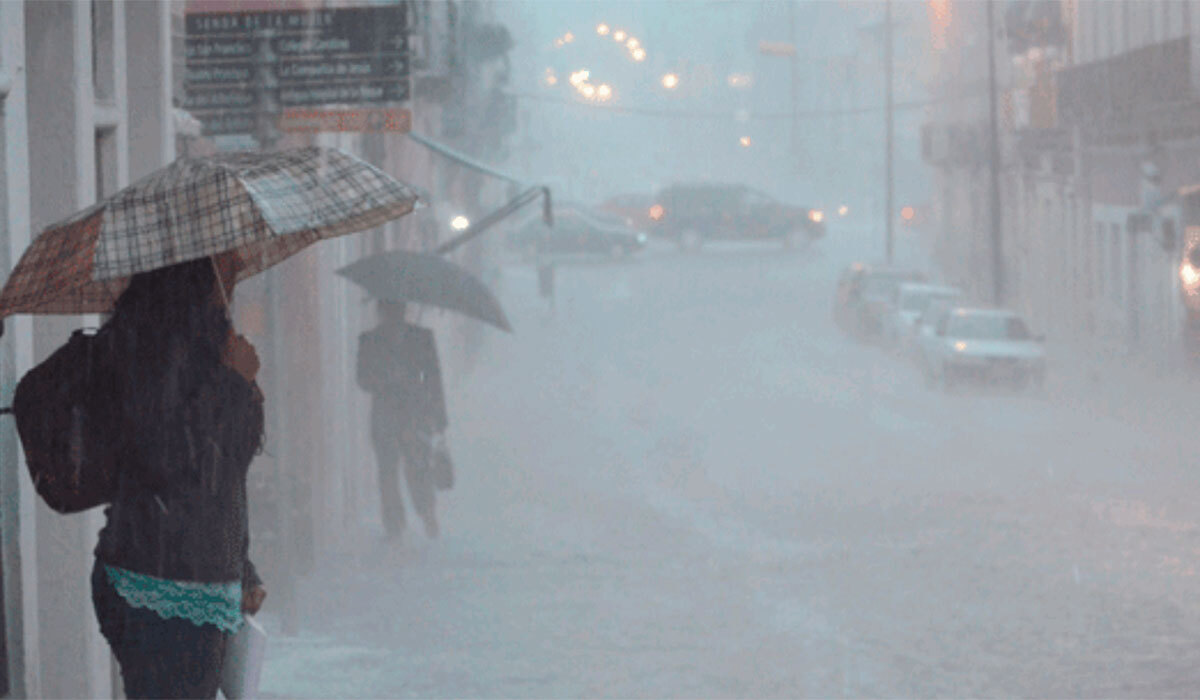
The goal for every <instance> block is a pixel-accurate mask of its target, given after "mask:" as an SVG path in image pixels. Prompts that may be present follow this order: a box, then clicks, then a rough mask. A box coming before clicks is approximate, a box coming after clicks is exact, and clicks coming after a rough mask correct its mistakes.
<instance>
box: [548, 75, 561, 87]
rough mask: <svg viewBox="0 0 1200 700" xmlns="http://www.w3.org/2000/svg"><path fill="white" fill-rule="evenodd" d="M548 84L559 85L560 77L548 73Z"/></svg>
mask: <svg viewBox="0 0 1200 700" xmlns="http://www.w3.org/2000/svg"><path fill="white" fill-rule="evenodd" d="M546 84H547V85H558V78H557V77H555V76H553V75H547V76H546Z"/></svg>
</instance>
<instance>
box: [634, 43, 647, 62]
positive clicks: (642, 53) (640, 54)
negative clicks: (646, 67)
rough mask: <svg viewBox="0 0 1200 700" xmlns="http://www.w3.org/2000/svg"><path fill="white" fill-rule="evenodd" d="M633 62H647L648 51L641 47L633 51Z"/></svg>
mask: <svg viewBox="0 0 1200 700" xmlns="http://www.w3.org/2000/svg"><path fill="white" fill-rule="evenodd" d="M633 60H635V61H637V62H638V63H641V62H642V61H644V60H646V50H645V49H643V48H641V47H640V46H639V47H638V48H636V49H634V50H633Z"/></svg>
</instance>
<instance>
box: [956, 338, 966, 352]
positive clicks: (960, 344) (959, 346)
mask: <svg viewBox="0 0 1200 700" xmlns="http://www.w3.org/2000/svg"><path fill="white" fill-rule="evenodd" d="M954 349H955V350H957V351H958V352H966V351H967V344H966V343H964V342H963V341H961V340H959V341H955V343H954Z"/></svg>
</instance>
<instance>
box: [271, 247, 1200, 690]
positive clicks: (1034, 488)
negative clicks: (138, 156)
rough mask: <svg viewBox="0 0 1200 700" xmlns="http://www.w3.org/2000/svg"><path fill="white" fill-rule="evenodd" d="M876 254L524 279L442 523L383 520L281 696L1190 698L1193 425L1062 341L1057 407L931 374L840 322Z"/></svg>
mask: <svg viewBox="0 0 1200 700" xmlns="http://www.w3.org/2000/svg"><path fill="white" fill-rule="evenodd" d="M867 243H868V241H867V239H866V237H865V236H862V235H855V234H854V233H853V232H838V231H832V232H831V237H830V239H829V240H826V241H824V242H822V244H821V245H820V246H819V247H818V248H816V249H814V250H811V251H805V252H789V253H784V252H781V251H780V250H778V249H777V248H776V247H773V246H768V247H761V248H755V247H738V248H713V249H706V250H704V251H703V252H701V253H699V254H695V255H680V254H678V253H676V252H675V251H674V250H670V249H661V250H660V249H651V250H650V251H648V252H647V253H646V254H645V255H644V256H643V257H642V258H641V259H639V260H636V261H633V262H629V263H619V264H607V263H606V264H579V265H571V266H563V267H560V268H559V273H558V300H557V309H556V311H555V313H554V314H553V315H551V314H550V313H549V312H548V310H547V308H546V306H545V304H544V303H542V301H541V300H540V299H538V298H537V295H536V292H537V280H536V276H535V273H534V271H533V270H532V269H530V268H528V267H521V266H515V265H514V266H510V267H506V268H505V269H504V271H503V277H502V284H501V288H500V290H499V291H501V292H502V296H503V297H504V301H505V304H506V308H507V309H508V310H509V312H510V314H511V316H512V320H513V326H514V327H515V329H516V333H515V335H513V336H511V337H508V336H502V335H500V334H492V335H491V336H490V338H489V341H488V346H487V347H486V348H485V350H484V352H483V353H481V357H480V360H479V363H478V365H477V366H476V367H475V368H474V369H473V371H472V372H471V374H470V375H469V376H468V377H466V378H463V379H462V380H461V381H460V382H458V385H457V389H456V390H455V391H453V392H452V395H451V396H450V397H449V401H450V413H451V423H452V426H453V427H452V429H451V440H452V443H453V445H454V447H455V456H456V459H457V462H458V471H459V476H458V486H457V487H456V489H455V490H454V491H453V492H451V493H450V494H448V495H447V496H446V497H445V498H444V499H443V502H444V503H445V506H444V510H443V513H444V514H443V517H442V523H443V533H442V538H441V539H440V540H438V541H435V542H428V541H426V540H424V539H423V538H422V537H421V536H420V535H419V534H413V533H410V534H409V538H408V541H407V542H405V543H404V544H403V545H399V546H395V545H389V544H387V543H385V542H383V541H382V539H381V538H380V537H379V535H378V534H377V533H378V531H379V526H378V524H377V523H369V524H368V525H366V526H365V527H364V531H365V532H366V534H365V535H364V540H363V541H362V542H360V543H358V544H354V545H350V546H348V547H347V549H346V551H345V552H342V553H340V554H339V555H337V556H335V557H334V560H333V561H332V562H331V564H330V565H329V566H327V567H326V568H324V569H323V570H322V571H321V572H320V573H318V574H317V575H315V576H312V577H310V578H309V579H306V580H305V581H304V582H303V584H302V587H301V596H302V600H303V601H304V604H305V608H306V610H307V611H308V612H307V613H306V617H305V619H304V621H303V627H302V630H301V632H300V634H299V635H297V636H295V637H285V636H282V635H281V634H279V633H278V632H277V633H276V634H275V637H274V639H273V641H272V644H273V647H272V650H271V655H270V657H269V659H268V663H267V667H266V670H265V675H264V679H263V690H264V692H265V693H267V694H269V695H273V696H281V697H282V696H289V697H301V696H307V697H323V696H341V697H446V696H457V697H698V696H704V697H767V696H771V697H781V696H786V697H796V696H822V697H829V696H852V697H863V696H947V695H950V696H996V695H1002V696H1015V695H1037V696H1140V697H1145V696H1186V695H1194V692H1195V688H1196V687H1197V685H1198V684H1200V651H1198V650H1197V646H1196V645H1195V643H1194V636H1195V635H1194V634H1193V633H1192V630H1195V629H1196V628H1197V627H1198V626H1200V603H1197V601H1198V600H1200V578H1198V577H1197V575H1196V573H1197V568H1196V567H1197V561H1198V556H1200V530H1198V529H1197V517H1196V514H1197V510H1198V508H1200V506H1197V505H1196V503H1197V502H1200V501H1198V497H1200V489H1198V488H1197V486H1196V484H1197V475H1196V469H1195V467H1196V460H1195V458H1194V449H1195V448H1194V440H1192V439H1191V437H1190V435H1191V434H1192V433H1193V432H1194V431H1192V430H1189V426H1194V425H1195V420H1194V419H1193V418H1194V417H1193V416H1189V415H1185V414H1180V413H1178V410H1177V408H1175V407H1173V406H1172V399H1171V397H1170V396H1162V397H1156V396H1144V397H1126V400H1124V401H1122V400H1121V397H1120V396H1117V397H1116V398H1114V397H1113V396H1112V392H1107V393H1106V392H1094V395H1093V393H1090V392H1092V388H1090V387H1089V384H1088V381H1087V380H1086V378H1085V377H1084V372H1083V369H1082V368H1081V367H1079V366H1077V364H1076V363H1072V362H1071V361H1070V354H1069V352H1067V351H1065V350H1062V351H1059V352H1058V354H1057V355H1054V357H1057V358H1059V359H1058V360H1057V361H1056V362H1055V363H1053V364H1052V365H1051V380H1050V382H1049V386H1048V388H1047V390H1046V391H1045V393H1044V395H1020V394H1012V393H1008V392H999V391H984V392H963V393H959V394H954V395H945V394H943V393H940V392H938V391H936V390H932V389H929V388H926V387H925V386H924V384H923V383H922V380H921V377H920V376H919V374H918V373H917V372H916V371H915V370H914V369H913V368H912V367H911V365H909V364H908V363H906V362H905V361H904V360H902V359H900V358H898V357H896V356H894V355H893V354H891V353H889V352H887V351H885V350H883V349H881V348H877V347H872V346H869V345H864V344H861V343H858V342H855V341H854V340H852V339H850V338H848V337H846V336H845V335H843V334H842V333H841V332H839V331H838V330H837V328H836V327H835V326H834V324H833V322H832V320H831V314H830V305H831V301H832V294H833V288H834V284H835V281H836V278H837V274H838V273H839V272H840V270H841V268H842V267H843V266H844V265H845V264H847V263H849V262H850V261H851V260H853V259H854V258H855V256H856V255H857V254H858V251H861V250H864V249H866V248H865V246H866V244H867ZM1052 339H1053V336H1052ZM1063 358H1065V359H1063ZM1134 399H1136V400H1137V401H1138V404H1137V405H1138V409H1137V410H1136V411H1132V410H1129V407H1130V405H1131V402H1132V401H1133V400H1134ZM367 517H369V516H366V515H364V518H367ZM368 522H369V521H368Z"/></svg>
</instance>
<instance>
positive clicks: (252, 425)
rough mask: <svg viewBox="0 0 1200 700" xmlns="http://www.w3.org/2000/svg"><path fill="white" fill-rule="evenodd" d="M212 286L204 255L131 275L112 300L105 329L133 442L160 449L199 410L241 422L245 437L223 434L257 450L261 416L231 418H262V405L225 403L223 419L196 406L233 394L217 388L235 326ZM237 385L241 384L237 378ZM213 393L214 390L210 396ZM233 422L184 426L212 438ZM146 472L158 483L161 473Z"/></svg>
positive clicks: (224, 381)
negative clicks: (246, 412) (248, 412)
mask: <svg viewBox="0 0 1200 700" xmlns="http://www.w3.org/2000/svg"><path fill="white" fill-rule="evenodd" d="M217 284H218V281H217V275H216V270H215V269H214V267H213V262H212V260H211V259H210V258H202V259H200V260H194V261H191V262H186V263H181V264H178V265H172V266H170V267H165V268H161V269H158V270H154V271H152V272H144V273H140V274H137V275H134V276H133V279H132V280H130V282H129V286H128V287H127V288H126V289H125V291H124V292H123V293H122V294H121V296H120V297H119V298H118V299H117V303H116V305H115V307H114V310H113V314H112V318H110V319H109V321H108V323H107V324H105V329H106V330H107V331H108V332H109V335H110V338H111V341H110V342H111V346H110V347H111V348H112V350H113V353H114V365H115V369H116V370H117V377H116V378H117V381H118V382H119V383H120V385H121V386H122V389H121V394H122V396H121V397H120V402H121V409H122V410H123V412H124V413H125V415H126V417H127V419H128V420H129V421H131V423H132V426H131V428H132V430H133V431H134V432H135V433H137V437H135V438H134V440H135V441H139V442H147V441H148V442H153V443H158V444H159V447H158V448H156V449H160V448H161V449H166V448H165V447H162V446H163V445H166V444H167V443H168V442H170V441H171V440H172V438H170V437H169V434H174V433H175V432H177V431H178V430H179V429H180V427H181V426H182V425H184V424H185V423H187V422H188V421H189V420H195V419H196V418H198V417H199V415H200V414H204V415H207V416H211V417H212V421H217V422H218V423H223V422H237V423H241V424H240V425H238V426H236V432H239V433H240V432H243V431H245V432H246V433H247V434H244V435H240V436H239V437H234V436H232V435H230V436H229V439H234V440H235V441H237V442H244V443H246V444H248V445H249V444H251V443H252V445H253V447H252V448H251V449H252V450H255V451H256V450H257V449H258V448H259V447H260V445H261V442H262V431H263V426H262V421H261V418H259V419H258V420H257V421H241V420H239V419H238V418H235V417H234V416H238V415H239V414H241V411H242V410H243V409H246V410H251V411H254V410H257V411H258V415H261V407H258V408H257V409H255V408H254V407H242V406H229V407H228V409H229V410H228V411H227V412H226V413H225V418H224V419H222V418H220V417H219V416H217V415H216V414H214V413H213V412H212V411H209V410H204V409H203V408H202V406H201V404H204V403H206V402H207V403H211V402H212V401H214V400H218V401H220V400H226V399H234V397H233V396H230V395H228V391H227V390H222V389H220V387H225V388H226V389H228V387H229V386H230V379H229V377H227V376H225V375H229V374H231V373H232V370H230V369H229V368H227V367H225V366H224V365H223V364H222V353H223V350H224V348H225V344H226V343H227V342H228V339H229V335H230V333H231V331H232V329H233V326H232V323H231V322H230V321H229V318H228V316H227V313H226V310H225V309H224V308H222V306H221V305H220V304H218V303H216V299H217V296H216V293H217V292H216V286H217ZM238 383H241V384H244V383H245V382H244V381H242V380H241V379H240V377H239V378H238ZM206 388H207V389H210V391H208V392H207V393H205V391H204V390H205V389H206ZM212 390H216V391H217V393H218V396H217V397H216V398H215V399H214V397H213V391H212ZM236 393H237V395H238V396H242V397H243V399H244V398H245V397H249V396H251V395H252V391H251V389H250V387H249V385H247V386H246V388H245V391H238V392H236ZM222 394H223V395H222ZM197 402H199V403H197ZM189 416H191V418H190V419H189ZM206 422H208V421H206ZM233 427H234V426H230V425H218V424H213V425H190V427H189V429H190V430H194V431H199V432H200V433H201V434H211V435H213V436H216V435H217V434H218V433H223V434H228V431H229V430H230V429H231V428H233ZM193 461H194V460H193ZM145 466H147V467H150V466H151V465H145ZM178 466H181V465H178ZM192 466H193V468H199V466H200V465H192ZM146 476H148V477H155V478H154V481H155V482H159V483H161V478H162V477H164V476H165V475H162V474H158V475H150V474H148V475H146Z"/></svg>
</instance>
